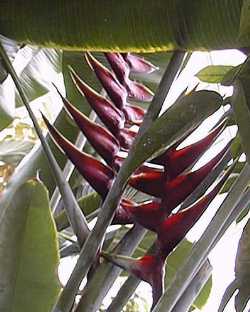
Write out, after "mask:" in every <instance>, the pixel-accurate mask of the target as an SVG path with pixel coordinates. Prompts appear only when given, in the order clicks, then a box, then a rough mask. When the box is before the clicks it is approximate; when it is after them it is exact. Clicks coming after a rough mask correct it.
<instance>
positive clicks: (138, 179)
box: [44, 53, 230, 306]
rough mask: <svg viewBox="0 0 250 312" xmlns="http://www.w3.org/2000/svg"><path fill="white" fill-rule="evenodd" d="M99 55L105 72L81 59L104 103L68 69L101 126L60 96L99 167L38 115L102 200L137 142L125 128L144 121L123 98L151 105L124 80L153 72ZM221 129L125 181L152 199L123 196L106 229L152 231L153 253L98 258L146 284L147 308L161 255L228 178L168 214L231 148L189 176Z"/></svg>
mask: <svg viewBox="0 0 250 312" xmlns="http://www.w3.org/2000/svg"><path fill="white" fill-rule="evenodd" d="M105 56H106V58H107V60H108V62H109V64H110V67H111V69H112V70H109V69H108V68H106V67H104V66H103V65H102V64H101V63H100V62H99V61H98V60H96V59H95V58H94V57H93V56H92V55H91V54H90V53H87V54H86V55H85V57H86V60H87V62H88V63H89V65H90V66H91V68H92V69H93V71H94V72H95V74H96V76H97V77H98V79H99V80H100V82H101V84H102V86H103V88H104V89H105V91H106V93H107V94H108V96H109V98H106V97H103V96H101V95H100V94H98V93H97V92H96V91H94V90H93V89H92V88H91V87H90V86H88V85H87V84H86V83H85V82H84V81H82V80H81V79H80V77H79V76H78V75H77V74H76V73H75V72H74V71H73V70H71V76H72V79H73V81H74V82H75V85H76V87H77V88H78V90H79V91H80V92H81V93H82V94H83V95H84V96H85V97H86V99H87V101H88V102H89V104H90V106H91V107H92V109H93V110H94V111H95V112H96V114H97V115H98V117H99V119H100V120H101V122H102V123H103V124H104V126H105V127H106V128H105V127H104V126H102V125H100V124H97V123H96V122H93V121H91V120H89V119H88V118H87V117H86V116H84V115H83V114H82V113H81V112H79V111H78V110H77V109H76V108H75V107H74V106H73V105H72V104H71V103H70V102H69V101H68V100H67V99H66V98H63V97H62V96H61V98H62V101H63V103H64V107H65V109H66V111H67V112H68V113H69V114H70V115H71V117H72V118H73V119H74V121H75V123H76V124H77V125H78V127H79V128H80V129H81V131H82V132H83V133H84V135H85V136H86V138H87V139H88V141H89V143H90V144H91V145H92V147H93V148H94V149H95V151H96V152H97V153H98V154H99V155H100V156H101V158H102V159H103V160H104V161H105V162H106V164H105V163H104V162H101V161H99V160H97V159H95V158H94V157H92V156H90V155H87V154H86V153H84V152H82V151H79V150H78V149H77V148H76V147H75V146H74V145H73V144H72V143H70V142H69V141H68V140H67V139H66V138H64V137H63V136H62V135H61V134H60V133H59V132H58V131H57V130H56V129H55V128H54V127H53V126H52V125H51V124H50V123H49V122H48V120H47V119H46V118H45V117H44V120H45V122H46V124H47V127H48V129H49V132H50V134H51V136H52V137H53V139H54V140H55V141H56V143H57V144H58V145H59V147H60V148H61V149H62V150H63V151H64V152H65V154H66V155H67V156H68V157H69V159H70V160H71V161H72V162H73V163H74V165H75V166H76V168H77V169H78V170H79V172H80V173H81V174H82V176H83V177H84V178H85V179H86V181H87V182H88V183H89V184H90V185H91V186H92V188H93V189H95V191H96V192H98V193H99V194H100V195H101V197H102V198H103V199H104V198H105V197H106V195H107V193H108V191H109V189H110V187H111V185H112V182H113V180H114V179H115V176H116V172H117V171H118V170H119V168H120V166H121V164H122V162H123V160H124V156H122V155H121V154H120V151H125V152H127V151H128V150H129V149H130V147H131V145H132V143H133V141H134V138H135V136H136V133H137V130H134V129H133V130H132V129H131V126H133V125H135V126H138V125H140V124H141V123H142V120H143V116H144V110H143V109H142V108H140V107H139V106H135V105H131V104H130V103H129V102H128V100H129V99H130V98H133V99H135V100H137V101H138V100H142V101H150V100H151V99H152V92H151V91H150V90H149V89H148V88H147V87H145V86H144V85H142V84H141V83H138V82H135V81H133V80H131V79H130V77H129V74H130V72H141V73H142V72H143V73H150V72H152V71H154V70H156V67H155V66H154V65H152V64H151V63H149V62H147V61H146V60H144V59H142V58H140V57H138V56H135V55H132V54H130V53H124V54H119V53H106V54H105ZM182 96H185V95H182ZM225 126H226V122H225V121H224V122H222V123H221V124H220V125H219V126H217V127H216V128H215V129H213V130H212V131H211V132H210V133H209V134H208V135H207V136H206V137H204V138H203V139H201V140H200V141H198V142H196V143H193V144H191V145H188V146H186V147H184V148H181V149H178V146H179V145H180V144H181V143H182V141H183V140H184V138H183V139H182V140H180V141H179V142H177V143H176V144H175V145H174V146H172V147H171V148H169V149H167V150H166V151H165V152H163V153H162V154H161V155H160V156H158V157H156V158H154V159H153V160H152V162H151V164H150V163H145V164H143V165H142V166H141V167H140V168H138V169H137V170H136V171H135V172H134V174H133V175H132V176H131V177H130V179H129V184H130V186H132V187H134V188H136V189H137V190H139V191H141V192H144V193H147V194H149V195H151V196H153V198H152V199H151V200H148V201H146V202H142V203H136V202H134V201H132V200H129V199H127V198H122V199H121V202H120V204H119V206H118V207H117V209H116V213H115V217H114V219H113V224H128V223H139V224H141V225H142V226H143V227H145V228H147V229H149V230H151V231H154V232H156V233H157V241H156V249H155V252H154V253H153V254H147V255H145V256H144V257H142V258H140V259H132V258H124V257H119V256H114V255H107V254H105V257H106V258H108V259H109V260H110V261H112V262H113V263H115V264H117V265H119V266H121V267H122V268H124V269H126V270H128V271H129V272H131V273H133V274H134V275H136V276H137V277H139V278H140V279H142V280H144V281H146V282H148V283H150V284H151V285H152V289H153V306H154V305H155V304H156V302H157V301H158V299H159V297H160V296H161V294H162V290H163V284H162V280H163V275H164V262H165V259H166V257H167V256H168V255H169V253H171V252H172V251H173V249H174V248H175V247H176V245H177V244H178V243H179V242H180V241H181V240H182V239H183V238H184V237H185V235H186V233H187V232H188V231H189V229H190V228H191V227H192V226H193V225H194V224H195V222H196V221H197V220H198V219H199V218H200V216H201V215H202V213H203V212H204V211H205V210H206V208H207V207H208V205H209V204H210V202H211V201H212V200H213V198H214V197H215V196H216V194H217V193H218V192H219V190H220V188H221V187H222V185H223V183H224V182H225V181H226V179H227V177H228V176H229V174H230V170H228V171H227V172H226V173H225V174H224V175H223V177H222V178H221V179H220V181H219V182H218V183H217V184H216V186H215V187H214V188H213V189H212V190H211V191H210V192H209V193H208V194H205V195H203V197H201V198H200V199H198V200H197V201H196V202H195V203H194V204H192V205H191V206H190V207H188V208H187V209H185V210H183V211H179V212H177V213H175V214H172V211H173V210H174V209H175V208H176V207H177V206H178V205H179V204H181V203H182V202H183V201H184V200H185V198H186V197H187V196H189V195H190V194H191V193H192V192H193V191H194V190H195V188H196V187H197V186H198V185H199V184H200V183H201V182H202V181H203V180H204V179H205V178H206V176H207V175H208V174H209V173H210V172H211V171H212V170H213V169H214V168H215V167H216V166H217V165H218V163H219V162H220V160H221V159H222V158H223V156H224V155H225V154H226V153H227V151H228V149H229V147H230V142H229V143H228V144H227V146H225V147H224V148H223V149H222V150H221V152H219V153H218V154H217V155H216V156H215V157H214V158H213V159H211V160H210V161H209V162H208V163H207V164H205V165H204V166H202V167H201V168H199V169H197V170H195V171H190V168H191V167H192V166H193V165H194V164H195V162H196V161H197V160H198V159H199V158H200V157H201V156H202V155H203V153H205V152H206V150H207V149H208V148H209V147H210V146H211V145H212V144H213V142H214V141H215V140H216V139H217V138H218V136H219V135H220V134H221V133H222V131H223V130H224V128H225ZM137 128H138V127H137ZM152 164H156V165H157V166H155V165H153V166H152ZM204 192H205V191H204Z"/></svg>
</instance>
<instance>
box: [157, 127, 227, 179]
mask: <svg viewBox="0 0 250 312" xmlns="http://www.w3.org/2000/svg"><path fill="white" fill-rule="evenodd" d="M225 124H226V122H223V123H222V124H221V125H219V126H218V127H217V128H215V129H214V130H213V131H211V132H210V133H209V134H208V135H207V136H206V137H205V138H203V139H201V140H200V141H198V142H196V143H193V144H190V145H188V146H186V147H183V148H181V149H176V148H170V149H169V150H167V151H166V152H164V153H163V154H162V155H160V156H159V157H157V158H155V159H154V160H153V163H155V164H159V165H163V166H164V167H165V170H166V172H167V174H168V176H169V178H171V179H173V178H175V177H176V176H178V175H179V174H180V173H182V172H183V171H184V170H186V169H187V168H188V167H190V166H192V165H193V164H194V163H195V162H196V161H197V159H198V158H199V157H200V156H201V155H202V154H203V153H204V152H205V151H206V150H208V148H209V147H210V146H211V145H212V143H213V142H214V141H215V140H216V139H217V137H218V136H219V135H220V134H221V132H222V131H223V130H224V128H225ZM178 145H179V144H178Z"/></svg>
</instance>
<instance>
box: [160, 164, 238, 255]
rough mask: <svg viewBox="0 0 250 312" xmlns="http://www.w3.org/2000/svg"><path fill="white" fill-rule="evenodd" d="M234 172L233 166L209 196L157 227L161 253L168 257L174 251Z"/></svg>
mask: <svg viewBox="0 0 250 312" xmlns="http://www.w3.org/2000/svg"><path fill="white" fill-rule="evenodd" d="M232 170H233V166H231V168H229V169H228V170H227V172H226V173H225V174H224V175H223V177H222V178H221V180H220V181H219V182H218V183H217V184H216V186H215V187H214V188H213V189H212V190H211V191H210V192H209V193H208V194H207V195H204V196H203V197H202V198H200V199H199V200H197V201H196V202H195V203H194V204H192V205H191V206H190V207H188V208H186V209H185V210H182V211H180V212H177V213H176V214H173V215H171V216H169V217H168V218H166V219H165V220H164V221H163V222H162V223H161V224H159V225H158V227H156V232H157V234H158V246H159V250H160V253H163V254H164V255H165V256H166V257H167V256H168V255H169V253H170V252H172V251H173V249H174V248H175V247H176V246H177V244H178V243H179V242H180V241H181V240H182V239H183V238H184V237H185V236H186V234H187V232H188V231H189V230H190V229H191V228H192V227H193V225H194V224H195V223H196V222H197V220H198V219H199V218H200V217H201V215H202V214H203V212H204V211H205V210H206V209H207V207H208V206H209V204H210V203H211V201H212V200H213V199H214V198H215V196H216V195H217V194H218V193H219V191H220V189H221V188H222V186H223V184H224V183H225V181H226V180H227V178H228V177H229V175H230V174H231V172H232Z"/></svg>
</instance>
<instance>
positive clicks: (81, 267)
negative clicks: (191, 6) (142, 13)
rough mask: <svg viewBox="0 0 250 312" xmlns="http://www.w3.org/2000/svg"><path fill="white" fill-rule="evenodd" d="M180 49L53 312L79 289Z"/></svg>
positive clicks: (63, 311) (63, 310) (61, 310)
mask: <svg viewBox="0 0 250 312" xmlns="http://www.w3.org/2000/svg"><path fill="white" fill-rule="evenodd" d="M183 57H184V53H182V52H176V53H174V55H173V57H172V60H171V62H170V63H169V65H168V67H167V69H166V72H165V74H164V76H163V78H162V80H161V83H160V85H159V88H158V90H157V91H156V94H155V97H154V99H153V101H152V103H151V105H150V107H149V110H148V112H147V113H146V116H145V118H144V121H143V124H142V126H141V128H140V130H139V134H138V136H137V138H136V139H135V142H134V145H133V146H132V148H131V150H130V152H129V154H128V157H127V158H126V160H125V161H124V163H123V165H122V167H121V169H120V171H119V173H118V175H117V178H116V179H115V181H114V183H113V185H112V187H111V189H110V191H109V193H108V195H107V197H106V199H105V201H104V203H103V207H102V209H101V211H100V214H99V216H98V219H97V222H96V225H95V227H94V228H93V230H92V232H91V234H90V235H89V237H88V239H87V240H86V242H85V244H84V246H83V248H82V250H81V253H80V255H79V258H78V261H77V263H76V266H75V268H74V269H73V272H72V274H71V276H70V278H69V280H68V282H67V284H66V285H65V287H64V289H63V291H62V293H61V295H60V297H59V299H58V302H57V304H56V305H55V307H54V309H53V312H68V311H70V309H71V307H72V304H73V302H74V298H75V295H76V293H77V291H78V289H79V286H80V283H81V281H82V279H83V278H84V277H85V276H86V274H87V272H88V270H89V268H90V266H91V264H92V263H93V261H94V260H95V255H96V252H97V250H98V249H99V247H100V244H101V242H102V240H103V236H104V235H105V232H106V229H107V227H108V225H109V224H110V223H111V220H112V218H113V216H114V213H115V209H116V207H117V205H118V203H119V200H120V198H121V195H122V193H123V190H124V187H125V185H126V182H127V179H128V177H129V175H130V172H129V168H130V166H131V163H132V162H133V156H134V151H135V149H136V143H137V142H138V140H139V139H140V137H141V136H142V135H143V133H144V132H145V131H146V130H147V129H148V128H149V127H150V125H151V124H152V122H153V121H154V120H155V119H156V118H157V116H158V114H159V112H160V109H161V107H162V105H163V102H164V100H165V97H166V95H167V93H168V91H169V89H170V87H171V85H172V83H173V80H174V77H175V76H176V74H177V72H178V69H179V66H180V65H181V63H182V60H183Z"/></svg>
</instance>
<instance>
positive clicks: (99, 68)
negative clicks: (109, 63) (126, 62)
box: [85, 53, 128, 109]
mask: <svg viewBox="0 0 250 312" xmlns="http://www.w3.org/2000/svg"><path fill="white" fill-rule="evenodd" d="M85 57H86V60H87V62H88V63H89V64H90V66H91V67H92V68H93V70H94V72H95V74H96V76H97V77H98V79H99V80H100V82H101V84H102V85H103V87H104V89H105V90H106V92H107V94H108V96H109V97H110V99H111V101H112V102H113V103H114V105H115V106H116V107H118V108H119V109H123V107H124V105H126V103H127V96H128V93H127V90H126V88H125V87H124V86H123V85H122V84H121V83H120V82H119V81H118V79H117V78H116V77H115V76H114V75H113V73H111V71H109V70H108V69H107V68H106V67H104V66H103V65H102V64H101V63H100V62H99V61H97V59H96V58H94V57H93V56H92V55H91V54H90V53H86V54H85Z"/></svg>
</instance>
